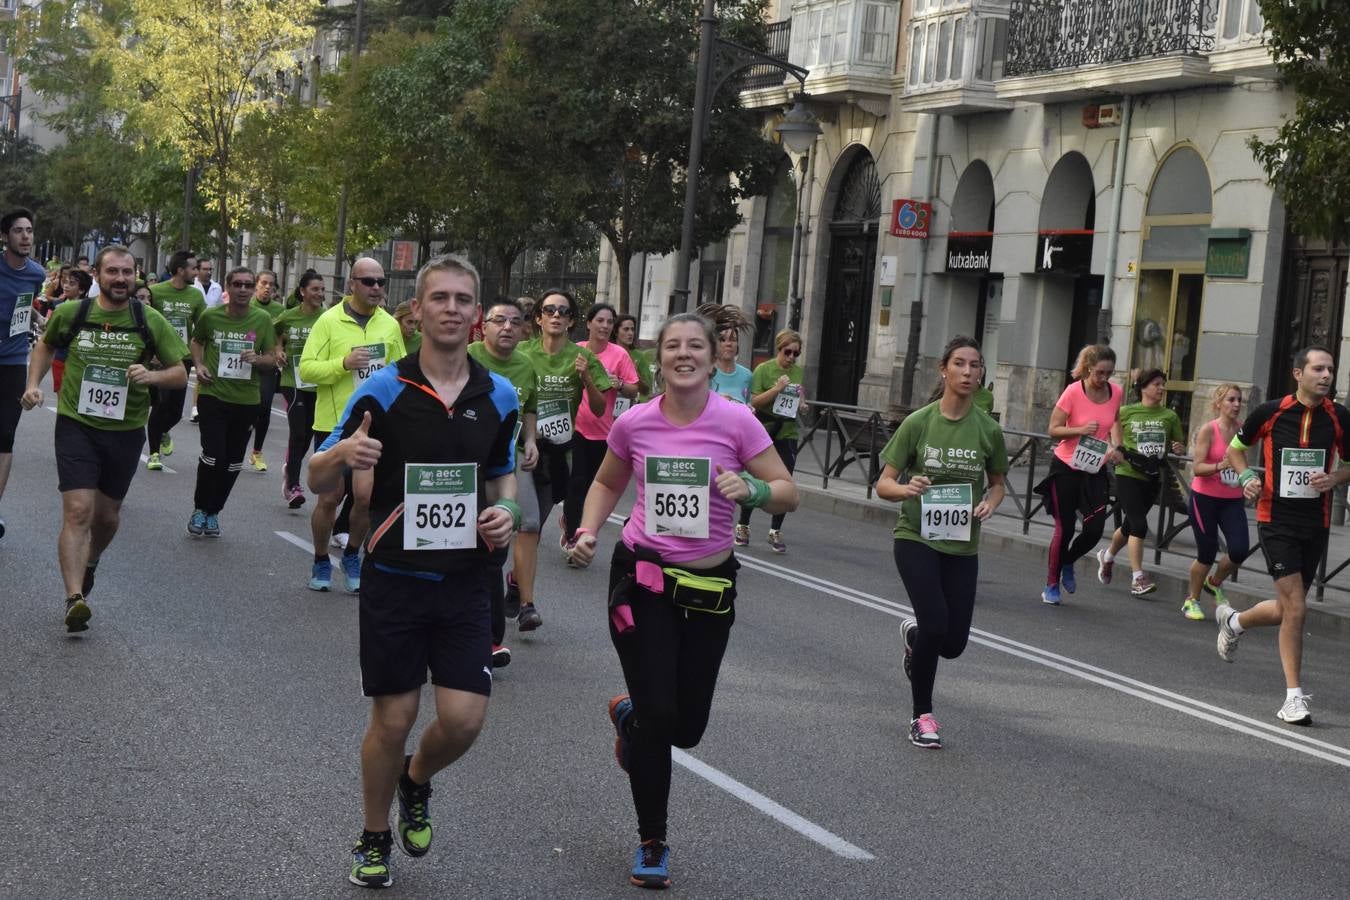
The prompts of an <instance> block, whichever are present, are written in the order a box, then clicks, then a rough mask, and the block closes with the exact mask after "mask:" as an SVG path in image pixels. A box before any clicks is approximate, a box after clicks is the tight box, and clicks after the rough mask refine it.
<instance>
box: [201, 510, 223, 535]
mask: <svg viewBox="0 0 1350 900" xmlns="http://www.w3.org/2000/svg"><path fill="white" fill-rule="evenodd" d="M202 534H203V535H205V536H206V537H210V538H218V537H220V517H219V516H217V515H214V514H212V513H207V514H206V527H205V528H204V529H203V530H202Z"/></svg>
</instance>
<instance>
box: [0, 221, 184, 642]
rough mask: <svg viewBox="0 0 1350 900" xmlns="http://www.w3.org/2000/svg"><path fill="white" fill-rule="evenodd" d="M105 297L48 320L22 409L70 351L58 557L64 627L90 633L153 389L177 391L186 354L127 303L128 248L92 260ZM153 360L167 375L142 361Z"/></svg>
mask: <svg viewBox="0 0 1350 900" xmlns="http://www.w3.org/2000/svg"><path fill="white" fill-rule="evenodd" d="M94 271H95V273H96V275H97V276H98V280H99V285H100V287H99V297H98V298H97V299H86V300H81V301H79V302H77V303H62V304H61V305H60V306H58V307H57V308H56V309H55V310H54V311H53V312H52V315H51V319H49V320H48V322H47V330H46V332H45V334H44V335H43V338H42V341H41V343H39V344H38V345H37V347H35V348H34V350H33V355H32V359H31V360H30V361H29V364H28V379H27V385H26V386H25V390H24V393H23V407H24V409H36V408H37V407H39V406H41V405H42V402H43V394H42V387H41V385H42V379H43V378H45V377H46V375H47V370H48V369H49V368H51V363H52V358H53V357H54V356H55V352H56V348H57V347H61V346H66V347H69V348H70V353H69V355H68V357H67V361H66V368H67V370H68V372H69V375H70V377H69V378H67V379H66V380H65V384H64V385H62V388H61V392H60V394H59V395H58V397H57V403H56V430H55V445H56V472H57V480H58V489H59V490H60V492H61V537H60V539H59V541H58V544H57V558H58V560H59V561H60V566H61V578H62V580H63V581H64V583H65V592H66V601H65V604H66V605H65V625H66V630H67V631H71V632H76V631H84V630H86V629H87V628H88V627H89V619H90V616H91V612H90V609H89V600H88V598H89V593H90V591H92V590H93V588H94V577H95V572H96V570H97V568H98V564H99V560H101V559H102V558H103V552H104V551H105V550H107V549H108V545H109V544H111V543H112V539H113V537H114V536H115V535H116V534H117V526H118V523H119V519H120V516H121V509H122V500H123V498H124V497H126V495H127V489H128V488H129V487H130V486H131V479H132V478H134V477H135V476H136V468H137V465H138V464H139V463H140V456H141V447H142V446H143V445H144V444H145V422H146V419H147V418H148V417H149V414H150V395H149V392H148V391H147V390H146V388H147V386H150V385H154V386H155V387H158V388H167V389H174V388H181V387H183V385H185V384H186V383H187V372H186V371H185V370H184V369H183V367H182V366H181V365H179V362H180V361H181V360H182V358H183V356H184V354H186V353H187V348H186V347H184V346H183V343H182V341H181V340H179V337H178V333H177V332H176V331H174V330H173V326H171V325H170V324H169V323H168V322H167V321H166V320H165V319H164V317H163V316H162V315H160V314H159V313H158V312H157V311H156V310H154V309H148V308H146V307H144V306H142V305H141V304H139V303H135V302H133V301H132V300H131V292H132V289H133V287H134V285H135V277H136V259H135V257H133V256H132V255H131V251H129V250H127V249H126V248H125V247H119V246H110V247H104V248H103V250H101V251H100V252H99V254H98V256H97V257H96V259H95V265H94ZM151 359H157V360H158V361H159V364H160V365H161V366H162V368H160V369H158V370H152V369H148V368H146V363H147V362H149V361H150V360H151Z"/></svg>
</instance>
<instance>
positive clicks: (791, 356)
mask: <svg viewBox="0 0 1350 900" xmlns="http://www.w3.org/2000/svg"><path fill="white" fill-rule="evenodd" d="M783 355H784V356H786V357H787V358H788V359H796V358H797V357H799V356H801V355H802V351H800V350H784V351H783Z"/></svg>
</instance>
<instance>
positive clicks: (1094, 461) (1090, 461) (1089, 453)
mask: <svg viewBox="0 0 1350 900" xmlns="http://www.w3.org/2000/svg"><path fill="white" fill-rule="evenodd" d="M1110 449H1111V448H1110V447H1109V446H1107V443H1106V441H1103V440H1099V439H1097V438H1095V437H1092V436H1091V435H1087V434H1085V435H1083V436H1082V437H1080V438H1079V439H1078V445H1077V446H1076V447H1074V448H1073V456H1072V457H1071V458H1070V459H1069V465H1070V466H1072V467H1073V468H1075V469H1077V470H1078V471H1080V472H1087V473H1088V474H1089V475H1092V474H1095V473H1097V472H1100V471H1101V470H1102V463H1104V462H1106V454H1107V453H1108V452H1109V451H1110Z"/></svg>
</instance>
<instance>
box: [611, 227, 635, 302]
mask: <svg viewBox="0 0 1350 900" xmlns="http://www.w3.org/2000/svg"><path fill="white" fill-rule="evenodd" d="M610 246H611V247H613V248H614V261H615V262H616V263H617V264H618V266H619V315H621V316H626V315H628V291H629V282H630V281H631V280H632V278H631V274H630V270H631V268H632V262H633V251H632V250H631V249H629V246H628V245H627V244H622V245H620V246H615V245H614V244H612V243H611V244H610Z"/></svg>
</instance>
